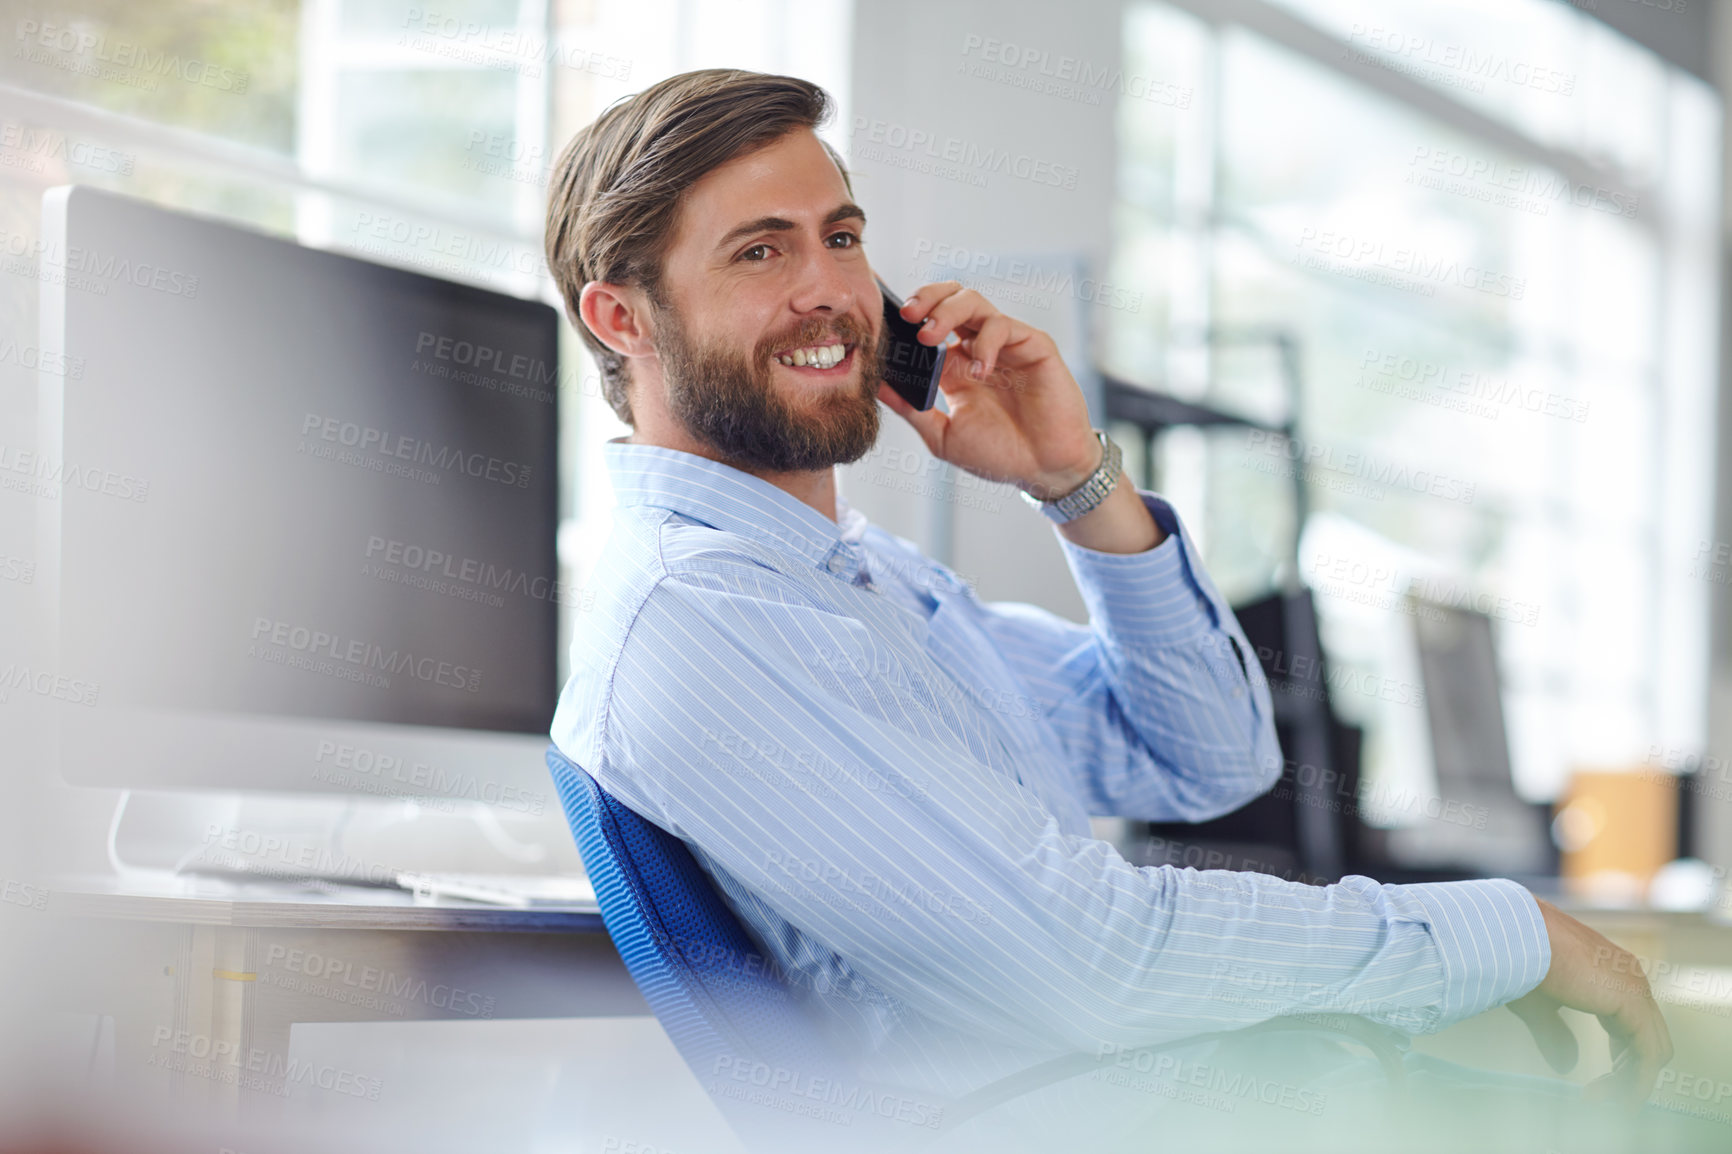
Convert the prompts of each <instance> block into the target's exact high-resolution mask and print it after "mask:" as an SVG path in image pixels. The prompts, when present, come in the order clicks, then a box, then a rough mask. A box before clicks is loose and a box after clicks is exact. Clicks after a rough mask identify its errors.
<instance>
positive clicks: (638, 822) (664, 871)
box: [547, 747, 852, 1145]
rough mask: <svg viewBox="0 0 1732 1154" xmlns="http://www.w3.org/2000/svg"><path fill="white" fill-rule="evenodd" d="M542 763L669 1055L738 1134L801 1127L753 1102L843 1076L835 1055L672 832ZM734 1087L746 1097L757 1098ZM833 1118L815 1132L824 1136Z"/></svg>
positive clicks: (581, 775) (782, 1133)
mask: <svg viewBox="0 0 1732 1154" xmlns="http://www.w3.org/2000/svg"><path fill="white" fill-rule="evenodd" d="M547 764H548V768H549V769H551V770H552V772H553V779H554V783H555V785H556V786H557V788H558V791H559V799H560V803H561V805H562V806H563V807H564V809H565V815H566V820H567V821H568V822H569V823H570V824H571V829H572V833H573V834H574V836H575V837H576V840H577V846H578V851H579V852H580V853H581V854H582V855H583V865H584V869H585V871H586V872H587V873H588V874H589V880H590V884H591V885H593V886H594V888H595V895H596V900H597V902H598V904H599V905H600V906H601V917H602V921H603V923H604V924H605V925H606V926H607V931H608V935H609V936H610V937H611V938H612V939H613V942H614V946H615V947H616V948H617V949H618V950H619V954H620V957H621V959H623V960H624V962H625V965H626V969H627V970H628V971H629V972H630V973H631V976H632V980H633V981H634V982H636V984H637V987H638V989H639V990H640V991H641V992H642V993H643V996H644V1000H645V1001H647V1002H648V1003H649V1005H650V1009H651V1010H652V1011H654V1013H655V1016H656V1018H657V1020H658V1021H659V1022H660V1023H661V1025H662V1028H663V1029H665V1030H666V1031H667V1034H668V1037H669V1038H670V1039H671V1040H672V1041H673V1043H674V1046H675V1047H676V1048H677V1049H678V1050H679V1052H680V1056H681V1057H682V1058H684V1059H685V1062H686V1064H687V1065H688V1066H689V1067H690V1068H691V1069H692V1072H693V1073H694V1074H696V1075H697V1077H698V1080H699V1082H700V1083H702V1084H703V1085H704V1087H705V1089H706V1090H708V1091H709V1092H710V1094H711V1097H712V1099H714V1100H715V1101H716V1104H717V1105H718V1106H719V1107H720V1108H721V1109H722V1111H723V1113H724V1114H726V1115H727V1116H728V1117H729V1119H730V1121H732V1122H733V1123H734V1125H735V1127H736V1129H738V1130H740V1131H741V1135H740V1136H741V1137H742V1138H747V1139H749V1138H750V1137H752V1136H757V1137H763V1136H765V1135H766V1134H771V1135H773V1136H775V1137H777V1138H786V1137H787V1135H788V1132H789V1130H790V1129H791V1128H792V1129H795V1130H800V1129H809V1127H803V1126H802V1124H801V1123H800V1122H799V1121H797V1120H796V1119H795V1118H794V1117H793V1116H792V1115H790V1114H789V1112H788V1111H787V1110H786V1108H783V1109H777V1108H776V1107H775V1106H774V1105H771V1106H770V1107H769V1108H768V1109H764V1108H762V1100H763V1098H764V1096H765V1094H767V1093H779V1092H783V1091H785V1090H787V1089H788V1088H789V1087H790V1086H792V1087H810V1086H812V1085H814V1080H824V1081H825V1082H830V1083H835V1084H837V1085H846V1084H847V1081H848V1079H849V1077H850V1075H849V1072H848V1067H847V1063H845V1062H843V1061H842V1060H841V1059H840V1058H839V1057H838V1056H837V1055H836V1054H835V1053H834V1052H833V1051H832V1050H831V1049H830V1048H829V1047H828V1046H826V1045H825V1044H824V1042H823V1040H822V1038H821V1037H820V1035H819V1034H818V1032H817V1030H816V1029H815V1027H814V1026H813V1025H812V1023H811V1022H810V1020H809V1019H807V1018H806V1017H804V1016H803V1014H802V1012H801V1010H800V1007H799V1005H798V1003H797V1001H796V999H795V997H794V994H793V992H792V991H791V990H790V988H789V987H788V985H787V983H786V982H785V981H783V980H782V978H781V977H780V975H778V974H777V973H776V972H775V970H774V967H773V965H772V964H771V962H770V961H769V960H768V959H766V958H765V957H764V955H763V954H762V952H761V951H759V949H758V948H757V946H756V945H754V944H753V942H752V940H751V938H750V937H749V936H748V935H747V934H746V931H745V928H744V926H742V925H741V923H740V921H739V919H738V918H736V917H735V916H734V913H733V911H732V910H731V909H729V908H728V906H727V905H726V904H725V903H724V902H723V900H722V897H721V895H720V894H719V893H718V892H717V891H716V888H715V886H714V884H713V883H712V882H711V881H710V879H709V877H708V876H707V875H706V874H705V873H704V872H703V870H702V868H701V867H699V865H698V863H697V861H696V859H694V858H693V857H692V854H691V851H690V850H688V849H687V848H686V846H685V844H684V843H683V842H681V841H680V840H679V839H678V838H677V837H674V836H673V835H672V834H670V833H668V832H667V831H666V830H664V829H662V828H660V827H659V826H657V825H655V824H653V823H651V822H649V821H647V820H645V819H644V818H643V817H641V816H639V815H638V814H637V813H635V812H633V811H632V810H631V809H628V808H627V807H626V806H625V805H623V804H622V803H621V802H620V801H619V800H618V799H617V798H615V797H613V796H612V795H611V794H609V793H607V791H605V790H603V789H602V788H601V786H600V785H599V784H597V782H596V781H595V779H594V778H592V777H591V776H590V775H589V774H588V773H587V772H585V771H584V770H583V769H581V768H580V767H578V766H577V765H574V764H573V763H572V762H571V761H569V760H568V759H566V758H565V757H564V755H562V754H561V753H560V752H559V750H558V749H557V747H550V748H549V750H548V752H547ZM718 1088H719V1090H720V1092H718ZM744 1098H756V1099H758V1100H759V1102H758V1108H746V1107H748V1106H751V1105H752V1104H751V1103H742V1099H744ZM851 1121H852V1119H851ZM833 1129H834V1127H830V1126H826V1127H824V1129H823V1130H819V1131H817V1133H819V1134H822V1135H825V1136H826V1137H828V1138H831V1139H834V1135H833V1133H831V1131H833ZM831 1144H832V1145H838V1144H839V1143H837V1142H835V1141H833V1140H832V1142H831Z"/></svg>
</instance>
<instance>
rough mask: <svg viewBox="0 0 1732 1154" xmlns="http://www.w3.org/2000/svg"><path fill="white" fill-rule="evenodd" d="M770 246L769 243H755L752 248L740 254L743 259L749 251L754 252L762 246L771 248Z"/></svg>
mask: <svg viewBox="0 0 1732 1154" xmlns="http://www.w3.org/2000/svg"><path fill="white" fill-rule="evenodd" d="M769 247H770V246H769V245H767V244H755V245H753V246H752V247H751V248H749V249H747V250H746V251H745V252H742V253H741V254H740V256H741V258H742V259H743V258H745V257H746V256H747V254H749V253H754V252H757V251H758V250H759V249H761V248H769Z"/></svg>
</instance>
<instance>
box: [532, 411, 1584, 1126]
mask: <svg viewBox="0 0 1732 1154" xmlns="http://www.w3.org/2000/svg"><path fill="white" fill-rule="evenodd" d="M604 452H605V454H606V463H607V467H608V471H609V475H610V477H611V479H612V482H613V487H614V492H615V496H616V498H617V508H616V511H615V526H614V530H613V533H612V536H611V537H610V538H609V540H608V542H607V544H606V547H605V549H604V550H603V552H602V555H601V557H600V559H599V561H598V564H597V567H596V570H595V572H594V574H593V580H592V582H591V587H592V588H594V589H595V590H596V598H595V602H594V607H593V610H592V611H590V612H586V613H583V614H581V615H580V618H579V620H578V621H577V623H576V626H575V636H574V638H573V641H572V648H571V677H570V680H569V681H568V682H567V684H566V685H565V687H564V690H563V692H562V694H561V697H560V703H559V708H558V712H557V714H556V715H555V717H554V721H553V726H552V737H553V740H554V742H555V743H556V744H557V745H558V746H559V748H560V749H561V750H562V751H563V752H564V753H565V754H566V755H567V756H568V757H569V758H570V759H571V760H572V761H574V762H575V763H577V764H578V765H580V766H582V767H583V768H584V769H586V770H588V771H589V773H591V774H592V775H593V776H594V777H595V778H596V779H597V780H598V781H599V782H600V783H601V785H602V787H603V788H605V789H607V790H608V791H609V792H611V793H612V794H614V796H616V797H618V798H619V799H620V800H621V801H623V802H624V803H625V804H627V805H628V806H630V807H631V808H633V809H634V810H636V811H638V812H639V813H641V814H643V815H645V816H646V817H648V818H650V819H651V820H652V821H654V822H656V823H657V824H658V825H660V826H662V827H663V828H665V829H667V830H669V831H671V832H672V833H674V834H675V835H677V836H678V837H680V838H682V839H684V840H685V841H686V843H687V844H688V845H690V846H691V848H692V850H693V853H694V855H695V856H696V857H697V859H698V861H699V863H700V865H701V866H702V867H703V868H704V869H705V870H706V872H708V873H709V874H710V876H711V877H713V878H714V880H715V881H716V883H717V884H718V886H719V888H720V889H721V891H722V893H723V894H724V896H725V898H726V900H727V901H728V902H729V904H730V905H731V906H732V907H733V908H734V909H735V911H736V912H737V913H738V915H739V916H740V918H741V919H742V920H743V921H744V923H745V924H746V925H747V926H748V927H749V929H750V930H751V931H752V933H753V934H754V935H755V936H756V937H757V938H758V940H759V941H760V942H761V944H762V945H763V946H764V948H765V949H766V951H767V953H768V954H769V956H770V957H771V958H772V959H773V960H774V962H775V963H777V964H778V965H779V966H780V968H781V969H782V970H783V971H784V972H785V973H786V974H788V975H789V977H790V979H791V980H792V981H794V983H795V984H796V986H797V987H799V988H800V989H801V990H802V996H803V997H805V998H806V999H807V1002H808V1004H809V1005H810V1006H811V1007H812V1009H813V1011H814V1013H815V1014H816V1015H818V1017H819V1018H820V1020H824V1021H827V1022H828V1023H829V1024H830V1025H831V1026H832V1027H833V1028H834V1029H835V1030H837V1031H839V1032H840V1033H839V1035H838V1036H840V1037H843V1038H845V1039H846V1040H848V1041H850V1042H851V1043H853V1044H855V1045H856V1046H858V1047H859V1048H860V1049H861V1051H862V1052H864V1053H865V1054H866V1055H868V1056H869V1058H868V1061H869V1062H871V1061H876V1063H877V1065H876V1066H869V1068H871V1069H873V1070H875V1072H876V1073H877V1074H878V1075H880V1076H883V1077H886V1078H896V1079H899V1080H902V1081H904V1082H917V1083H921V1084H925V1085H928V1086H931V1087H933V1088H934V1089H935V1090H939V1091H943V1092H952V1093H954V1092H960V1091H963V1090H966V1089H968V1088H970V1087H972V1086H974V1085H977V1084H980V1083H983V1082H985V1081H987V1080H989V1079H991V1078H994V1077H997V1076H1001V1075H1003V1074H1004V1073H1007V1072H1009V1071H1011V1070H1014V1069H1018V1068H1021V1067H1022V1066H1025V1065H1027V1064H1029V1063H1030V1062H1031V1061H1036V1060H1039V1059H1040V1058H1043V1057H1050V1056H1052V1055H1053V1054H1055V1053H1059V1052H1065V1051H1092V1052H1096V1053H1099V1052H1102V1048H1103V1047H1110V1046H1114V1045H1123V1046H1142V1045H1151V1044H1156V1043H1161V1042H1165V1041H1170V1040H1173V1039H1178V1038H1185V1037H1189V1036H1191V1035H1194V1034H1199V1033H1203V1032H1207V1031H1215V1030H1223V1029H1231V1028H1233V1027H1237V1026H1242V1025H1248V1024H1250V1023H1253V1022H1257V1021H1261V1020H1263V1019H1266V1018H1270V1017H1274V1016H1276V1015H1282V1014H1299V1013H1306V1012H1319V1011H1336V1012H1349V1013H1358V1014H1362V1015H1364V1016H1366V1017H1369V1018H1371V1019H1373V1020H1375V1021H1379V1022H1382V1023H1385V1024H1388V1025H1391V1026H1394V1027H1396V1028H1398V1029H1401V1030H1403V1031H1406V1032H1408V1033H1426V1032H1430V1031H1435V1030H1437V1029H1440V1028H1442V1027H1443V1026H1445V1025H1447V1024H1449V1023H1450V1022H1453V1021H1456V1020H1458V1019H1460V1018H1464V1017H1467V1016H1470V1015H1473V1014H1476V1013H1479V1012H1481V1011H1482V1010H1485V1009H1487V1008H1489V1007H1492V1006H1496V1005H1500V1004H1502V1003H1504V1002H1506V1001H1509V1000H1510V999H1512V998H1515V997H1518V996H1519V995H1521V994H1523V993H1525V992H1526V991H1527V990H1529V989H1531V988H1532V987H1533V986H1534V985H1536V984H1537V983H1538V982H1539V980H1540V978H1541V977H1542V976H1543V975H1544V974H1545V972H1546V969H1547V967H1548V966H1549V965H1550V958H1551V955H1550V948H1549V945H1548V942H1547V938H1546V934H1545V929H1544V923H1543V922H1542V920H1541V917H1540V913H1539V909H1538V907H1537V906H1536V904H1535V902H1534V900H1533V898H1532V897H1531V896H1530V895H1529V894H1528V892H1527V891H1526V890H1525V889H1523V888H1522V887H1520V886H1518V885H1516V884H1515V883H1513V882H1509V881H1503V880H1487V881H1474V882H1454V883H1442V884H1428V885H1380V884H1378V883H1376V882H1374V881H1371V880H1370V879H1367V878H1362V877H1349V878H1346V879H1343V880H1342V881H1341V882H1340V883H1338V884H1336V885H1331V886H1327V887H1319V886H1312V885H1306V884H1302V883H1297V882H1289V881H1283V880H1281V879H1278V878H1274V877H1269V876H1266V875H1260V874H1249V873H1235V872H1227V871H1220V870H1206V871H1198V870H1195V869H1191V868H1184V869H1180V868H1175V867H1173V866H1142V867H1139V866H1134V865H1132V864H1130V863H1129V862H1127V861H1126V860H1125V859H1124V858H1123V857H1122V856H1121V855H1120V854H1119V853H1117V852H1116V851H1115V850H1114V848H1113V847H1112V846H1111V845H1110V844H1109V843H1107V842H1104V841H1100V840H1098V839H1096V838H1094V837H1093V836H1092V835H1091V832H1090V826H1089V820H1088V819H1089V816H1090V815H1091V814H1092V815H1098V816H1117V817H1127V818H1140V819H1146V820H1157V821H1173V820H1181V821H1197V820H1204V819H1208V818H1211V817H1215V816H1218V815H1221V814H1224V813H1227V812H1228V811H1230V810H1233V809H1235V808H1237V807H1238V806H1240V805H1242V804H1244V803H1245V802H1246V801H1249V800H1250V799H1251V798H1253V797H1255V796H1257V795H1258V794H1259V793H1262V792H1263V791H1265V790H1267V789H1269V788H1270V787H1271V786H1272V785H1273V784H1274V783H1275V781H1276V780H1277V778H1278V777H1279V775H1280V772H1281V753H1280V750H1279V747H1278V745H1277V742H1276V738H1275V730H1274V725H1273V721H1272V718H1271V706H1270V697H1269V689H1268V685H1267V683H1266V681H1265V679H1264V677H1263V674H1262V671H1261V669H1260V668H1259V666H1258V664H1257V662H1256V660H1255V659H1254V658H1252V657H1251V653H1252V650H1251V646H1250V644H1249V643H1248V642H1247V641H1246V640H1245V637H1244V634H1243V633H1242V632H1241V631H1240V629H1239V626H1238V623H1237V622H1236V621H1235V620H1234V618H1233V615H1232V613H1231V611H1230V610H1229V609H1228V607H1227V605H1226V604H1225V602H1224V601H1223V600H1222V599H1221V597H1220V595H1219V593H1218V592H1217V591H1216V589H1215V587H1214V585H1213V583H1212V582H1211V581H1210V579H1209V577H1208V575H1207V574H1206V573H1205V572H1204V570H1203V567H1202V566H1201V564H1200V563H1199V562H1198V559H1197V554H1196V550H1195V547H1194V546H1193V544H1192V542H1191V541H1190V539H1189V538H1188V536H1187V535H1186V532H1185V530H1184V528H1183V526H1182V525H1181V524H1180V522H1179V520H1178V518H1177V516H1176V514H1175V513H1174V512H1173V510H1172V509H1171V507H1170V506H1169V505H1167V503H1166V502H1164V501H1163V500H1161V499H1160V498H1159V497H1157V496H1155V495H1154V494H1153V493H1149V492H1145V491H1141V490H1139V494H1140V495H1141V497H1142V499H1143V501H1144V502H1145V504H1146V505H1147V506H1148V508H1149V510H1150V512H1151V513H1152V514H1153V515H1154V517H1155V518H1156V521H1157V522H1158V523H1159V524H1160V525H1161V526H1162V527H1163V528H1164V529H1165V530H1166V531H1167V533H1168V534H1169V536H1168V537H1167V539H1166V540H1165V541H1163V542H1162V543H1161V544H1160V545H1158V546H1156V547H1155V548H1153V549H1150V550H1148V551H1146V552H1143V553H1136V554H1112V553H1103V552H1099V551H1096V550H1091V549H1087V548H1083V547H1081V546H1078V545H1076V544H1073V543H1072V542H1070V541H1069V540H1067V539H1065V538H1064V537H1063V536H1062V534H1061V535H1059V541H1060V544H1061V546H1062V548H1063V551H1064V555H1065V558H1066V560H1067V562H1068V564H1069V566H1070V569H1071V572H1072V574H1073V576H1074V577H1075V580H1076V583H1077V587H1078V589H1079V590H1080V591H1081V593H1082V597H1083V600H1084V602H1085V604H1086V605H1087V607H1088V612H1089V624H1088V625H1087V626H1082V625H1077V624H1075V623H1073V622H1070V621H1067V620H1065V619H1063V618H1060V617H1058V616H1057V615H1055V614H1053V613H1051V612H1048V611H1046V610H1043V609H1040V608H1037V607H1035V606H1032V605H1028V604H1023V603H1014V602H993V603H983V602H981V601H980V600H979V599H978V598H977V597H976V596H975V595H974V592H973V590H972V589H971V588H970V587H969V586H968V584H967V583H965V582H963V581H962V580H960V579H959V578H958V577H957V576H956V575H955V574H954V573H953V572H952V571H950V570H949V569H948V568H946V567H945V566H943V565H940V564H937V563H935V562H933V561H931V560H930V559H928V558H926V557H925V556H923V555H922V554H921V553H920V551H919V550H918V549H917V548H915V546H914V545H913V544H912V543H911V542H909V541H907V540H906V539H903V538H900V537H896V536H893V535H891V534H889V533H887V532H885V531H884V530H883V529H881V528H878V527H876V526H874V525H871V524H870V523H868V522H867V520H866V518H865V517H864V516H863V515H862V514H861V513H860V512H859V511H858V510H856V509H853V508H852V507H850V506H849V505H848V503H847V501H846V500H845V499H843V498H840V497H839V498H838V501H837V520H836V521H831V520H830V519H828V518H826V517H824V516H822V515H821V514H819V513H818V512H817V511H816V510H814V509H812V508H811V507H810V506H808V505H806V504H804V503H802V502H800V501H799V500H797V499H796V498H794V497H793V496H791V495H789V494H788V493H786V492H784V491H782V490H781V489H778V488H776V487H775V486H773V485H771V484H769V483H768V482H766V481H764V480H762V479H760V478H757V477H754V476H752V475H750V474H748V473H745V472H742V471H740V470H737V469H734V468H731V467H729V466H727V465H723V464H720V463H718V462H715V461H711V460H707V459H705V458H702V457H698V456H696V455H693V454H690V453H685V452H681V451H678V450H674V449H667V448H661V447H657V446H652V445H639V444H630V443H627V442H625V441H623V440H616V441H611V442H609V443H607V445H606V446H605V447H604ZM1029 515H1030V516H1031V517H1033V516H1034V514H1033V513H1030V514H1029ZM1241 655H1243V656H1244V658H1245V660H1244V661H1243V662H1241V660H1240V656H1241Z"/></svg>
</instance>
